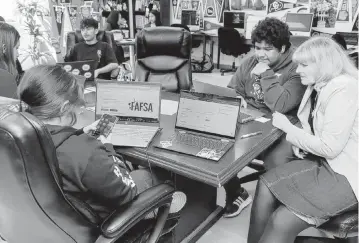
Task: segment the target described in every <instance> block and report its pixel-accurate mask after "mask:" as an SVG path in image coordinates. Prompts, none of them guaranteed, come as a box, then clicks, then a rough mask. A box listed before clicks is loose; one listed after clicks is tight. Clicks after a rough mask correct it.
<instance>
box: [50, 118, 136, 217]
mask: <svg viewBox="0 0 359 243" xmlns="http://www.w3.org/2000/svg"><path fill="white" fill-rule="evenodd" d="M47 128H48V130H49V131H50V133H51V136H52V139H53V141H54V144H55V147H56V152H57V158H58V162H59V167H60V171H61V175H62V179H63V190H64V192H65V193H66V194H69V195H71V196H72V197H75V198H76V199H79V200H80V201H83V202H86V203H87V204H89V205H90V206H91V207H92V208H93V209H94V211H95V212H96V213H97V214H98V215H99V216H100V217H102V218H104V217H106V216H108V214H109V213H110V212H112V211H113V210H114V209H116V208H118V207H119V206H120V205H123V204H125V203H127V202H129V201H131V200H132V199H133V198H134V197H135V196H136V193H137V187H136V185H135V183H134V181H133V180H132V178H131V176H130V175H129V172H128V170H127V169H126V166H125V164H124V163H123V162H122V161H121V160H120V159H118V158H117V157H116V152H115V151H114V149H113V147H112V145H111V144H106V146H105V145H103V144H102V143H101V142H100V141H98V140H96V139H95V138H93V137H91V136H88V135H87V134H83V133H82V134H80V132H79V130H75V129H74V128H72V127H60V126H53V125H47Z"/></svg>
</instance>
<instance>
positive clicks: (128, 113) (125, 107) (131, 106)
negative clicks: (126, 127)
mask: <svg viewBox="0 0 359 243" xmlns="http://www.w3.org/2000/svg"><path fill="white" fill-rule="evenodd" d="M160 93H161V84H159V83H141V82H118V81H115V82H111V81H97V91H96V118H99V117H101V115H102V114H109V115H114V116H117V117H118V118H119V122H121V121H134V122H149V123H151V122H159V117H160V105H161V100H160V99H161V95H160Z"/></svg>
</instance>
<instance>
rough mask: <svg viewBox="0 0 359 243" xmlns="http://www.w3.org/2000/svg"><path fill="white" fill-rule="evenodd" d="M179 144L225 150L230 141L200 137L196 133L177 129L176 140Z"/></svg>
mask: <svg viewBox="0 0 359 243" xmlns="http://www.w3.org/2000/svg"><path fill="white" fill-rule="evenodd" d="M173 142H176V143H179V144H184V145H187V146H192V147H197V148H200V149H203V148H208V149H213V150H216V151H221V150H223V149H224V148H225V147H226V146H227V144H228V143H229V141H228V142H227V141H222V140H219V139H213V138H206V137H200V136H197V135H194V134H188V133H183V132H180V131H176V133H175V138H174V141H173Z"/></svg>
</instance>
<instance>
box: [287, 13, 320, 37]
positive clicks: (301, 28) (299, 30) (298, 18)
mask: <svg viewBox="0 0 359 243" xmlns="http://www.w3.org/2000/svg"><path fill="white" fill-rule="evenodd" d="M313 16H314V15H313V13H287V16H286V21H285V22H286V23H287V24H288V27H289V31H290V32H291V33H292V34H293V35H294V36H310V35H311V30H312V23H313Z"/></svg>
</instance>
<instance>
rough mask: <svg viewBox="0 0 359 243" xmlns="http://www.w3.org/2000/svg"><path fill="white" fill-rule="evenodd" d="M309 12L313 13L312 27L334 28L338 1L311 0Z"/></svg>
mask: <svg viewBox="0 0 359 243" xmlns="http://www.w3.org/2000/svg"><path fill="white" fill-rule="evenodd" d="M310 12H312V13H314V19H313V27H318V28H334V27H335V22H336V16H337V12H338V1H337V0H311V3H310Z"/></svg>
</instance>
